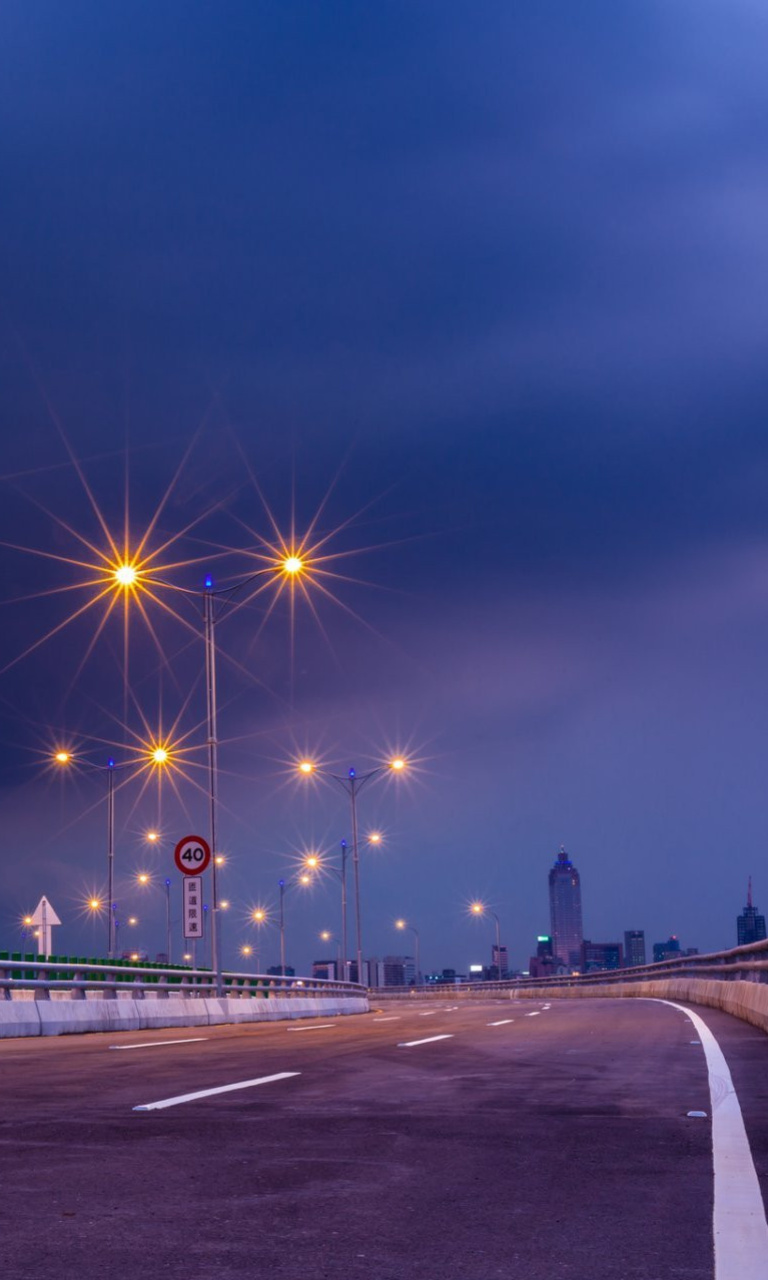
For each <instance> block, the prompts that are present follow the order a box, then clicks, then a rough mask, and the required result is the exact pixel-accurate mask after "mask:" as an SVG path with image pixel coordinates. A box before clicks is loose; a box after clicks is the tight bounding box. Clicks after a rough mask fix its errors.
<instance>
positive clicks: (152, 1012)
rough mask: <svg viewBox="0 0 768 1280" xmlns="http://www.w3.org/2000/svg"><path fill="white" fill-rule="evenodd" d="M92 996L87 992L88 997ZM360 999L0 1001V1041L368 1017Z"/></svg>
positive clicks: (121, 998) (343, 997)
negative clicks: (362, 1015) (174, 1028)
mask: <svg viewBox="0 0 768 1280" xmlns="http://www.w3.org/2000/svg"><path fill="white" fill-rule="evenodd" d="M91 994H92V993H90V992H89V996H90V995H91ZM368 1008H369V1005H368V1000H367V999H366V997H364V996H338V997H320V996H297V997H290V996H271V997H270V998H269V999H268V1000H265V999H262V998H260V997H254V998H244V997H239V996H224V997H222V998H221V999H207V1000H206V999H202V1000H200V999H194V998H189V999H184V998H183V997H176V996H169V997H168V998H167V999H162V998H160V999H158V998H156V997H154V996H150V997H146V998H145V999H143V1000H142V999H138V1000H135V999H133V998H130V997H126V996H123V995H121V996H120V997H119V998H118V999H103V998H102V999H87V1000H72V999H68V1000H62V999H58V1000H16V999H14V1000H0V1038H9V1037H16V1036H40V1035H43V1036H61V1035H71V1034H73V1033H78V1032H86V1031H110V1032H115V1031H138V1030H140V1029H146V1030H152V1029H156V1028H160V1027H169V1028H172V1027H201V1026H202V1027H205V1026H224V1025H226V1024H228V1023H243V1022H278V1021H281V1020H285V1021H287V1020H289V1019H293V1018H336V1017H341V1016H343V1015H344V1014H353V1013H367V1012H368Z"/></svg>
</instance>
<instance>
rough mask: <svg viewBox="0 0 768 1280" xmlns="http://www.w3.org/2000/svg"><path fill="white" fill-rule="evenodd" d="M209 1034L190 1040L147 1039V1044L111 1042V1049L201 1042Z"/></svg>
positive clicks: (149, 1047) (151, 1047)
mask: <svg viewBox="0 0 768 1280" xmlns="http://www.w3.org/2000/svg"><path fill="white" fill-rule="evenodd" d="M207 1039H208V1036H190V1037H189V1039H188V1040H147V1041H146V1043H145V1044H111V1045H110V1046H109V1047H110V1049H155V1048H158V1047H159V1046H160V1045H163V1044H200V1041H201V1040H207Z"/></svg>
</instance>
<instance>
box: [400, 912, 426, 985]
mask: <svg viewBox="0 0 768 1280" xmlns="http://www.w3.org/2000/svg"><path fill="white" fill-rule="evenodd" d="M395 928H396V929H399V930H400V931H401V932H402V931H404V930H405V929H410V931H411V933H412V934H413V937H414V940H415V947H414V951H415V955H414V959H415V961H416V986H417V987H420V986H421V957H420V955H419V931H418V929H417V928H416V926H415V925H412V924H409V923H408V921H407V920H396V921H395Z"/></svg>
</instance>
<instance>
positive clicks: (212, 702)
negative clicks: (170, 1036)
mask: <svg viewBox="0 0 768 1280" xmlns="http://www.w3.org/2000/svg"><path fill="white" fill-rule="evenodd" d="M204 599H205V609H204V621H205V700H206V720H207V724H208V830H209V832H210V840H211V853H212V854H213V862H212V868H211V882H212V888H211V893H212V906H213V910H212V912H211V959H212V960H213V971H214V977H215V980H216V994H217V996H222V995H223V994H224V977H223V974H222V971H221V931H220V929H219V920H218V917H219V883H218V875H217V870H218V864H217V860H216V852H217V845H216V803H217V798H218V736H217V726H216V718H217V700H216V635H215V626H216V610H215V607H214V604H215V601H214V595H213V579H212V578H206V580H205V597H204Z"/></svg>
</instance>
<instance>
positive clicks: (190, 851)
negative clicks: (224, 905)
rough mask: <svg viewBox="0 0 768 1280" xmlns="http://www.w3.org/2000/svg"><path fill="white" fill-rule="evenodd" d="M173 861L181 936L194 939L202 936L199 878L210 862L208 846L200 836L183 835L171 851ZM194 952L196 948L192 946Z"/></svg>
mask: <svg viewBox="0 0 768 1280" xmlns="http://www.w3.org/2000/svg"><path fill="white" fill-rule="evenodd" d="M173 860H174V862H175V863H176V866H177V867H178V869H179V871H181V872H182V873H183V876H184V879H183V881H182V916H183V919H184V937H185V939H187V940H188V941H191V942H197V940H198V938H202V937H203V922H204V919H205V910H204V907H203V882H202V880H201V879H200V877H201V876H202V874H203V872H204V871H205V869H206V867H208V866H209V865H210V861H211V846H210V845H209V844H208V841H207V840H204V839H203V837H202V836H184V838H183V839H182V840H179V842H178V844H177V845H176V848H175V849H174V851H173ZM195 951H197V949H196V948H195Z"/></svg>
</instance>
